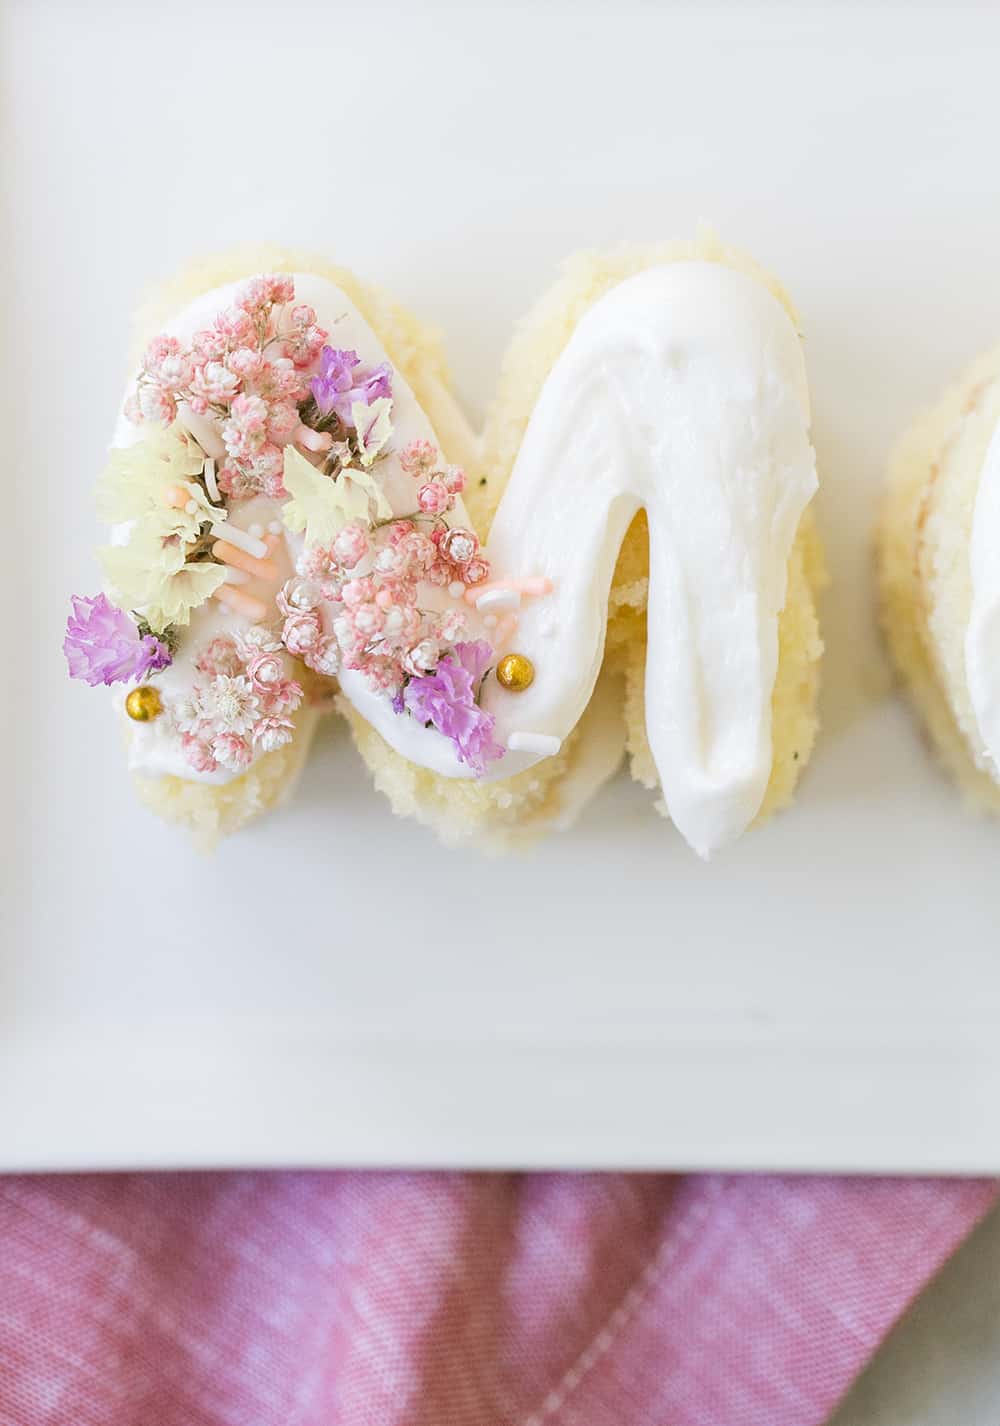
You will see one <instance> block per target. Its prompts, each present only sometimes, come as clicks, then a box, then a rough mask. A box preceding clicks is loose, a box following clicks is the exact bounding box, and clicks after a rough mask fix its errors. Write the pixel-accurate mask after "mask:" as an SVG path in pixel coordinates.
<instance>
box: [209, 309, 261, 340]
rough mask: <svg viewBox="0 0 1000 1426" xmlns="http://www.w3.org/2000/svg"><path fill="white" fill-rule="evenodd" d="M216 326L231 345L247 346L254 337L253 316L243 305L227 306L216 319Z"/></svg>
mask: <svg viewBox="0 0 1000 1426" xmlns="http://www.w3.org/2000/svg"><path fill="white" fill-rule="evenodd" d="M215 326H216V329H217V331H219V332H220V333H221V334H222V336H223V337H225V339H226V345H227V346H229V347H235V346H239V347H245V346H247V345H249V343H250V342H252V341H253V339H254V326H253V318H252V317H251V316H250V313H249V312H247V311H246V310H245V309H244V308H243V307H237V306H233V307H226V308H224V309H223V311H221V312H220V313H219V315H218V316H217V317H216V319H215Z"/></svg>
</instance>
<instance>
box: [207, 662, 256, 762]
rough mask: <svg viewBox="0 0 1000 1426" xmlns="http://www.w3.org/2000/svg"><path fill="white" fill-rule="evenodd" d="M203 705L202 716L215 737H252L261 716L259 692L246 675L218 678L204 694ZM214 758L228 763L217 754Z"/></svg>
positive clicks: (229, 675)
mask: <svg viewBox="0 0 1000 1426" xmlns="http://www.w3.org/2000/svg"><path fill="white" fill-rule="evenodd" d="M200 703H201V709H202V716H203V717H204V719H205V722H206V723H208V724H210V726H211V728H212V731H213V732H215V733H249V732H250V730H251V729H252V728H253V725H254V723H255V722H256V721H257V718H258V716H259V714H260V700H259V698H258V695H257V691H256V689H255V688H254V687H253V684H252V683H251V682H250V680H249V678H247V677H246V675H245V674H235V675H232V674H225V673H219V674H216V676H215V677H214V678H213V679H212V681H211V683H209V684H208V686H207V688H204V689H202V690H201V694H200ZM213 751H215V750H214V748H213ZM215 756H216V758H217V759H218V761H219V762H221V763H224V762H225V760H224V759H223V758H221V757H219V754H218V752H216V753H215ZM226 766H228V764H226Z"/></svg>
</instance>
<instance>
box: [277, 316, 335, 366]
mask: <svg viewBox="0 0 1000 1426" xmlns="http://www.w3.org/2000/svg"><path fill="white" fill-rule="evenodd" d="M328 335H329V333H328V332H326V331H325V330H324V328H323V327H317V326H315V325H313V326H311V327H297V328H296V329H295V330H294V331H293V333H292V335H291V336H290V337H289V338H288V341H287V342H286V348H287V351H288V355H289V356H290V357H291V359H292V361H293V362H294V363H295V365H296V366H297V367H299V368H300V369H302V368H305V367H307V366H312V364H313V362H314V361H315V360H316V358H317V357H318V356H319V354H320V352H321V351H322V350H323V343H324V342H325V341H326V339H327V336H328Z"/></svg>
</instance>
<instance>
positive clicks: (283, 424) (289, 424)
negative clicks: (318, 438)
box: [267, 401, 299, 446]
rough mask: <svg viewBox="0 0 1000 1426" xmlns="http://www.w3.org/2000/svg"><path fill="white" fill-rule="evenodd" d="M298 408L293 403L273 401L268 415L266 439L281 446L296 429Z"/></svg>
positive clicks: (289, 438)
mask: <svg viewBox="0 0 1000 1426" xmlns="http://www.w3.org/2000/svg"><path fill="white" fill-rule="evenodd" d="M298 425H299V408H298V407H297V406H296V405H295V402H294V401H275V402H274V403H273V404H272V406H271V409H270V412H269V413H268V418H267V438H268V440H269V441H274V442H276V443H277V444H278V445H280V446H283V445H285V444H286V443H287V442H288V441H289V440H291V438H292V435H293V434H294V432H295V431H296V430H297V429H298Z"/></svg>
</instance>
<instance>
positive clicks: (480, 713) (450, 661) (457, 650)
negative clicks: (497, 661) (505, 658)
mask: <svg viewBox="0 0 1000 1426" xmlns="http://www.w3.org/2000/svg"><path fill="white" fill-rule="evenodd" d="M492 657H493V650H492V649H491V648H490V646H489V644H488V643H486V642H485V640H483V639H476V640H474V641H472V642H470V643H460V644H456V645H455V647H454V648H453V649H452V651H451V653H450V654H447V655H446V656H445V657H444V658H443V659H441V660H440V662H439V663H438V665H437V667H436V669H435V670H434V672H433V673H432V674H425V675H422V676H421V677H418V678H411V679H410V682H409V683H408V684H407V685H406V688H405V689H404V691H403V706H404V707H405V708H406V709H407V711H408V712H409V713H411V714H412V715H413V717H414V718H417V719H419V720H420V722H422V723H430V724H431V725H433V727H435V728H437V730H438V732H439V733H443V734H444V736H445V737H446V738H450V739H451V741H452V743H453V744H454V746H455V751H456V753H457V754H458V760H459V762H463V763H465V764H466V765H467V766H468V767H470V768H471V769H472V771H473V772H474V773H475V774H476V776H477V777H481V776H482V775H483V774H484V773H485V771H486V763H487V762H488V761H492V760H494V759H496V758H499V757H502V756H503V753H504V749H503V748H502V747H500V746H499V745H498V744H497V743H496V742H494V739H493V729H494V727H495V726H496V723H495V719H494V717H493V715H492V713H487V712H485V711H484V710H483V709H482V708H480V707H479V705H478V704H477V702H476V695H477V693H478V689H479V684H480V681H481V680H482V676H483V674H484V673H485V672H486V669H487V667H488V666H489V662H490V659H491V658H492Z"/></svg>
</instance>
